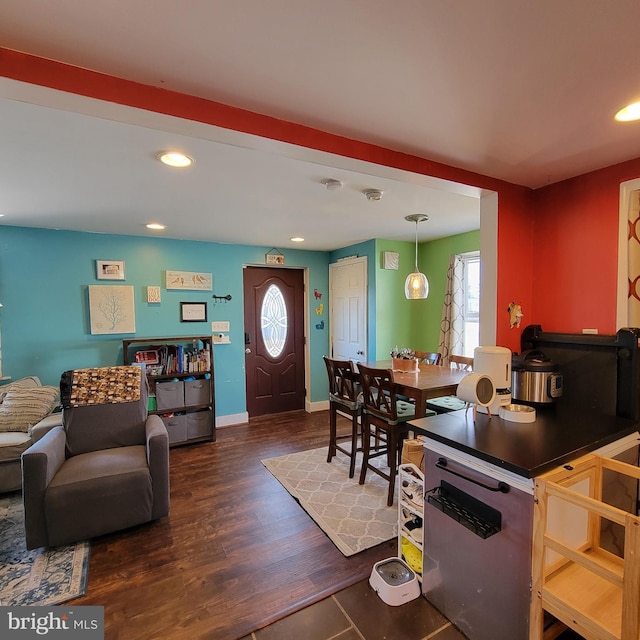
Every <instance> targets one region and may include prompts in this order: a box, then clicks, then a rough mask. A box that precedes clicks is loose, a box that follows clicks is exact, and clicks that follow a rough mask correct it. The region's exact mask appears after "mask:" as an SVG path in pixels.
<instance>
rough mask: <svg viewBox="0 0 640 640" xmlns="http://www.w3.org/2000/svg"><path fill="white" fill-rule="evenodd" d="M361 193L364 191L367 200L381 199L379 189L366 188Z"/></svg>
mask: <svg viewBox="0 0 640 640" xmlns="http://www.w3.org/2000/svg"><path fill="white" fill-rule="evenodd" d="M362 193H364V195H365V197H366V198H367V200H373V201H374V202H378V201H379V200H382V191H380V189H367V190H366V191H363V192H362Z"/></svg>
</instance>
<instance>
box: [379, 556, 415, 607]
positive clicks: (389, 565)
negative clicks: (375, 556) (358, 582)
mask: <svg viewBox="0 0 640 640" xmlns="http://www.w3.org/2000/svg"><path fill="white" fill-rule="evenodd" d="M369 584H370V585H371V588H372V589H373V590H374V591H375V592H376V593H377V594H378V595H379V596H380V598H381V600H382V601H383V602H384V603H385V604H389V605H391V606H393V607H397V606H398V605H401V604H404V603H405V602H409V601H411V600H415V599H416V598H417V597H418V596H419V595H420V583H419V582H418V578H417V576H416V574H415V573H414V572H413V571H412V570H411V569H410V568H409V566H408V565H407V564H406V563H405V562H404V561H403V560H401V559H400V558H388V559H387V560H381V561H380V562H376V564H374V565H373V569H372V570H371V575H370V576H369Z"/></svg>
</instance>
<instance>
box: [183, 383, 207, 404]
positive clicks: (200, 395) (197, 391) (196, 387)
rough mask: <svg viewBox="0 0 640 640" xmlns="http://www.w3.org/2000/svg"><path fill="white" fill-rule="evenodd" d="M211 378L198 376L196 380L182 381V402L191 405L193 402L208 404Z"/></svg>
mask: <svg viewBox="0 0 640 640" xmlns="http://www.w3.org/2000/svg"><path fill="white" fill-rule="evenodd" d="M210 389H211V380H205V379H204V378H200V379H198V380H190V381H186V380H185V383H184V404H185V405H186V406H191V405H195V404H209V402H210V397H209V396H210V393H209V390H210Z"/></svg>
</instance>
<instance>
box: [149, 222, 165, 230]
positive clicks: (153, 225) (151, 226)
mask: <svg viewBox="0 0 640 640" xmlns="http://www.w3.org/2000/svg"><path fill="white" fill-rule="evenodd" d="M166 228H167V225H164V224H160V223H158V222H150V223H149V224H148V225H147V229H153V230H155V231H162V230H163V229H166Z"/></svg>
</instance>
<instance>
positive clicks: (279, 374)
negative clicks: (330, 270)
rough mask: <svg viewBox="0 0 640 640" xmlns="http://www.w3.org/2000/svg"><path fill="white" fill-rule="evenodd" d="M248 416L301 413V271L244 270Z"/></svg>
mask: <svg viewBox="0 0 640 640" xmlns="http://www.w3.org/2000/svg"><path fill="white" fill-rule="evenodd" d="M243 279H244V330H245V367H246V380H247V412H248V413H249V417H255V416H261V415H264V414H267V413H279V412H282V411H293V410H295V409H304V399H305V384H304V370H305V369H304V272H303V271H302V270H301V269H278V268H269V267H245V269H244V273H243Z"/></svg>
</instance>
